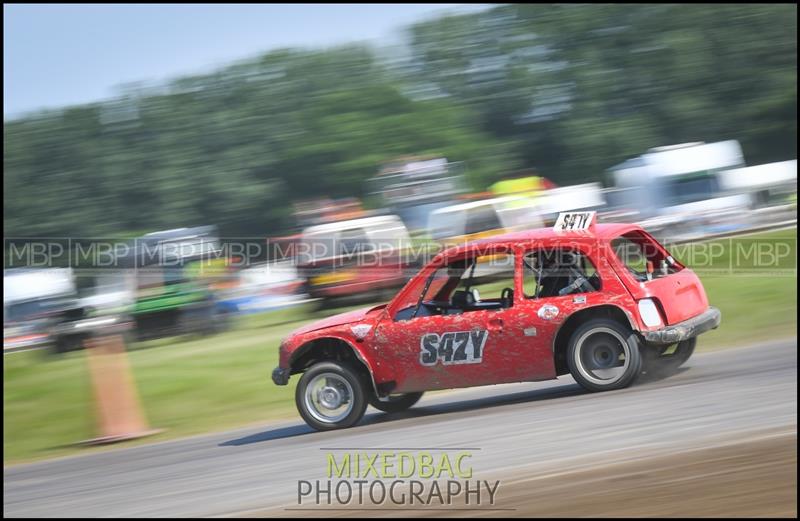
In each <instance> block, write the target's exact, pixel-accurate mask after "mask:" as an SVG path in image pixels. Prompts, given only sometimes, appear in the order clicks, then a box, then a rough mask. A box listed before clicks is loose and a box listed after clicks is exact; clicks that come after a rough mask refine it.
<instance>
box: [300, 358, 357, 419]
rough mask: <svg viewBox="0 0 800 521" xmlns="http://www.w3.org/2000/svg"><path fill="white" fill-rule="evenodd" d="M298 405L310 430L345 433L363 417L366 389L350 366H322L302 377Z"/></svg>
mask: <svg viewBox="0 0 800 521" xmlns="http://www.w3.org/2000/svg"><path fill="white" fill-rule="evenodd" d="M295 403H296V404H297V410H298V411H299V412H300V416H302V417H303V420H305V422H306V423H307V424H308V425H309V426H310V427H312V428H314V429H316V430H318V431H328V430H333V429H343V428H346V427H351V426H353V425H355V424H356V423H358V421H359V420H360V419H361V417H362V416H364V411H365V410H366V408H367V398H366V389H365V386H364V382H363V380H362V379H361V378H360V377H359V376H358V374H356V372H355V371H353V370H352V369H351V368H350V367H348V366H347V365H344V364H340V363H338V362H320V363H317V364H314V365H313V366H311V368H309V369H308V370H307V371H306V372H305V373H303V376H302V377H301V378H300V382H298V384H297V389H296V391H295Z"/></svg>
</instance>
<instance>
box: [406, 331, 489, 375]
mask: <svg viewBox="0 0 800 521" xmlns="http://www.w3.org/2000/svg"><path fill="white" fill-rule="evenodd" d="M488 337H489V333H488V332H487V331H486V330H478V331H456V332H451V333H443V334H441V335H438V334H436V333H426V334H424V335H422V338H421V339H420V353H419V361H420V363H421V364H422V365H428V366H430V365H436V363H437V362H441V363H442V364H443V365H452V364H479V363H481V362H482V361H483V347H484V346H485V345H486V339H487V338H488Z"/></svg>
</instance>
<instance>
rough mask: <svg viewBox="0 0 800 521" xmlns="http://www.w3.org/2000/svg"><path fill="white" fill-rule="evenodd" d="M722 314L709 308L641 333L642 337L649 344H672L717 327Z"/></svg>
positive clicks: (715, 309)
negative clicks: (694, 315)
mask: <svg viewBox="0 0 800 521" xmlns="http://www.w3.org/2000/svg"><path fill="white" fill-rule="evenodd" d="M721 320H722V313H720V311H719V309H717V308H715V307H709V308H708V309H707V310H705V311H704V312H703V313H701V314H699V315H697V316H696V317H692V318H690V319H689V320H684V321H683V322H679V323H677V324H674V325H671V326H667V327H665V328H662V329H658V330H655V331H642V332H641V334H642V337H644V340H645V342H647V343H649V344H674V343H676V342H682V341H683V340H687V339H689V338H693V337H696V336H698V335H701V334H703V333H705V332H706V331H710V330H712V329H716V328H717V327H719V323H720V321H721Z"/></svg>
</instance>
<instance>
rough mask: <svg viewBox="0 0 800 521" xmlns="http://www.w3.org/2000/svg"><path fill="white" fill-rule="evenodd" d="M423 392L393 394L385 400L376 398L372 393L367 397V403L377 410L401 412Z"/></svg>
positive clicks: (420, 396) (417, 399) (411, 404)
mask: <svg viewBox="0 0 800 521" xmlns="http://www.w3.org/2000/svg"><path fill="white" fill-rule="evenodd" d="M422 394H423V393H406V394H393V395H390V396H389V397H388V399H387V400H385V401H382V400H380V399H378V397H377V396H375V394H374V393H373V394H372V395H371V396H370V398H369V404H370V405H371V406H373V407H375V408H376V409H378V410H379V411H383V412H388V413H394V412H403V411H405V410H406V409H409V408H410V407H411V406H413V405H414V404H415V403H417V402H418V401H419V399H420V398H422Z"/></svg>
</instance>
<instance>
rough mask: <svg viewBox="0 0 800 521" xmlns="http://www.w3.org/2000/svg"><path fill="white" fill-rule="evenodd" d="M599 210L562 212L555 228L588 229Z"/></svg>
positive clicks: (559, 229) (563, 229)
mask: <svg viewBox="0 0 800 521" xmlns="http://www.w3.org/2000/svg"><path fill="white" fill-rule="evenodd" d="M596 213H597V212H562V213H560V214H558V219H556V224H555V225H554V226H553V229H554V230H556V231H566V230H588V229H589V226H590V225H591V224H592V221H594V219H595V214H596Z"/></svg>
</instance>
